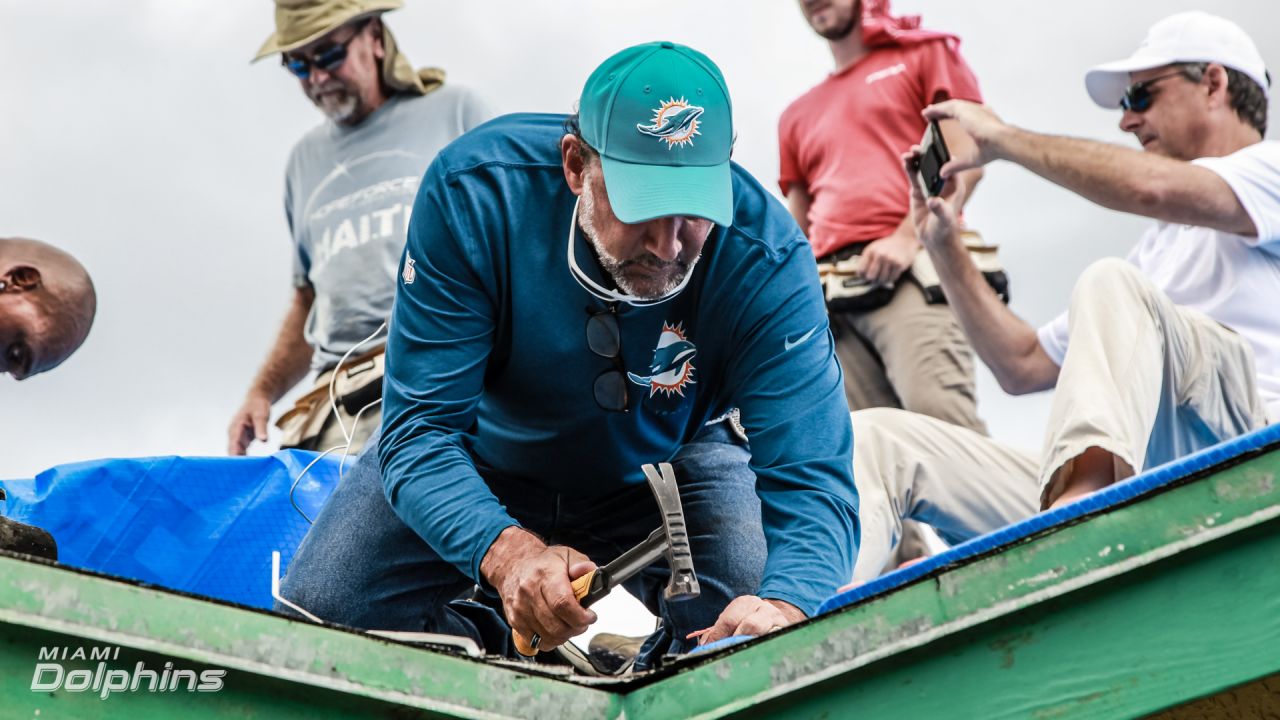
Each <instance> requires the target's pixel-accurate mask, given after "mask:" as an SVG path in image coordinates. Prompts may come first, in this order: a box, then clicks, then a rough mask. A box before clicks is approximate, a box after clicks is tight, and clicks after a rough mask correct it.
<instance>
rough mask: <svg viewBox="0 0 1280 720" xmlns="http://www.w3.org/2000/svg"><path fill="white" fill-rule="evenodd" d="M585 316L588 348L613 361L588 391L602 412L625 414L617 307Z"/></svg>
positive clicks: (624, 392) (610, 307) (625, 392)
mask: <svg viewBox="0 0 1280 720" xmlns="http://www.w3.org/2000/svg"><path fill="white" fill-rule="evenodd" d="M588 312H590V313H591V314H590V315H588V316H587V347H588V348H589V349H590V350H591V352H593V353H595V354H596V355H598V356H600V357H602V358H604V359H606V360H609V361H612V362H613V367H611V368H609V369H608V370H605V371H604V372H602V373H600V374H599V375H597V376H596V379H595V382H594V383H593V384H592V386H591V389H592V391H593V392H594V393H595V397H596V404H597V405H599V406H600V409H602V410H608V411H610V412H627V373H626V370H625V369H624V368H623V366H622V334H621V332H620V331H619V330H618V307H617V305H615V304H610V305H609V307H608V308H605V309H604V310H594V311H593V310H590V309H588Z"/></svg>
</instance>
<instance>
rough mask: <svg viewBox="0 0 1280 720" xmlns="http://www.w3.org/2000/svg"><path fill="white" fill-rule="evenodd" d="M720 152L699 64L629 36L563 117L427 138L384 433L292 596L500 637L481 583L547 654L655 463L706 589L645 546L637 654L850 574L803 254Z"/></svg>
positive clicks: (501, 647)
mask: <svg viewBox="0 0 1280 720" xmlns="http://www.w3.org/2000/svg"><path fill="white" fill-rule="evenodd" d="M732 145H733V122H732V107H731V104H730V101H729V93H728V90H727V88H726V85H725V81H724V78H723V77H722V76H721V74H720V71H719V70H718V69H717V68H716V66H715V64H714V63H712V62H711V61H710V60H709V59H708V58H707V57H706V56H704V55H702V54H701V53H699V52H697V51H695V50H692V49H690V48H687V47H683V46H681V45H676V44H673V43H650V44H646V45H640V46H637V47H633V48H629V49H627V50H624V51H622V52H620V53H618V54H617V55H615V56H613V57H611V58H609V59H608V60H607V61H605V63H604V64H603V65H601V66H600V67H599V68H598V69H597V70H596V71H595V72H594V73H593V74H592V75H591V77H590V78H589V79H588V81H587V84H586V87H585V89H584V90H583V93H582V98H581V102H580V114H579V115H575V116H571V117H568V118H565V117H564V116H558V115H509V116H506V117H502V118H498V119H497V120H494V121H492V122H489V123H487V124H485V125H483V126H481V127H479V128H477V129H475V130H473V131H472V132H470V133H468V134H467V135H466V136H464V137H463V138H461V139H459V140H458V141H457V142H455V143H453V144H452V145H451V146H449V147H448V148H446V149H445V150H443V151H442V152H441V154H440V155H439V156H438V157H437V159H436V161H435V162H434V163H433V164H432V165H431V167H430V168H429V169H428V171H427V174H426V177H425V178H424V180H423V182H422V185H421V189H420V190H419V193H418V197H417V201H416V203H415V205H414V210H413V219H412V222H411V225H410V228H409V239H408V244H407V246H406V249H405V253H404V256H403V258H402V260H401V265H400V284H399V289H398V292H397V295H396V302H395V310H394V313H393V316H392V321H391V331H390V338H389V340H388V361H387V383H386V387H385V404H386V407H385V415H384V422H383V429H382V435H381V439H380V442H378V443H376V445H377V447H378V450H377V452H367V453H365V454H364V455H363V456H362V457H361V458H360V460H359V461H358V463H357V464H356V466H355V468H354V469H353V470H352V472H351V473H350V474H349V475H348V476H347V478H346V479H345V480H344V481H343V484H342V485H341V486H340V487H339V488H338V489H337V490H336V491H335V494H334V497H333V499H332V500H331V501H330V503H329V506H328V507H327V508H326V510H325V511H324V513H322V514H321V516H320V517H319V518H318V519H317V522H316V525H315V527H314V528H313V529H312V531H311V533H310V535H309V536H308V537H307V539H306V540H305V541H304V543H303V544H302V546H301V547H300V548H299V550H298V554H297V556H296V559H295V560H294V564H293V567H292V568H291V569H290V571H289V576H288V577H287V578H286V581H285V586H284V596H285V597H286V598H288V599H289V600H290V601H292V602H293V603H295V604H297V605H299V606H302V607H304V608H305V609H307V610H309V611H310V612H312V613H314V614H316V615H318V616H319V617H321V618H323V619H326V620H334V621H339V622H343V623H345V624H348V625H354V626H358V627H367V628H381V629H397V630H404V629H415V630H423V629H426V630H429V631H434V632H443V633H452V634H466V635H471V636H473V637H476V638H477V639H479V640H480V641H481V642H483V644H484V646H485V648H486V650H488V651H489V652H494V653H509V652H510V651H511V648H510V646H509V644H508V643H507V641H506V640H505V637H506V635H504V634H503V633H491V634H489V635H487V636H486V635H485V633H484V632H483V631H482V630H479V629H477V626H476V624H475V623H474V622H473V621H474V617H471V616H464V614H460V613H459V612H458V609H457V606H456V605H448V604H447V602H448V601H449V600H450V599H451V598H454V597H455V596H457V595H458V594H459V593H460V592H463V591H465V590H467V589H468V588H470V587H471V586H472V585H473V584H479V585H480V586H481V587H482V588H483V589H484V590H485V591H487V593H488V594H489V595H491V596H493V597H496V598H497V599H499V600H500V601H501V603H502V607H503V611H504V614H505V618H506V620H507V621H509V622H510V624H511V625H512V626H513V627H515V628H516V629H517V630H520V631H522V632H523V633H524V634H525V635H526V636H529V637H533V636H535V635H536V636H538V637H539V639H540V645H539V649H540V650H549V649H552V648H554V647H556V646H557V645H559V644H561V643H563V642H565V641H566V640H568V639H569V638H570V637H572V636H574V635H577V634H579V633H581V632H583V631H585V630H586V629H587V627H588V626H589V625H590V624H591V623H592V622H594V620H595V615H594V613H592V612H591V611H590V610H587V609H584V608H582V607H581V606H580V605H579V604H578V603H577V601H576V600H575V599H574V596H573V592H572V590H571V588H570V581H571V580H572V579H574V578H577V577H579V576H581V575H583V574H585V573H586V572H588V571H589V570H590V569H591V568H592V567H593V563H600V564H603V563H604V562H607V561H609V560H612V559H614V558H615V557H616V556H617V555H618V554H619V553H620V552H622V551H623V550H624V549H626V548H628V547H631V546H632V545H634V544H636V543H637V542H639V541H640V540H643V539H644V538H645V536H646V535H648V533H649V532H650V531H652V530H653V529H654V528H656V527H657V526H658V525H659V523H660V518H659V517H658V512H657V508H656V505H655V503H654V501H653V499H652V496H651V495H650V491H649V489H648V488H647V487H646V484H645V480H644V476H643V474H642V472H641V469H640V468H641V465H643V464H646V463H657V462H664V461H670V462H671V463H672V464H673V465H674V467H675V470H676V475H677V479H678V481H679V485H680V492H681V498H682V503H683V507H684V513H685V519H686V521H687V523H688V528H689V536H690V539H691V544H692V554H693V563H694V567H695V569H696V571H697V573H698V577H699V580H700V583H701V588H702V594H701V596H700V597H699V598H698V599H696V600H689V601H685V602H671V603H668V602H667V601H666V600H665V599H664V598H663V597H662V588H663V587H664V586H665V584H666V580H667V575H668V569H667V568H666V567H665V565H664V564H663V563H659V564H657V565H655V566H653V567H651V568H649V569H648V570H646V571H645V572H643V573H641V574H640V575H639V576H637V577H635V578H633V579H632V581H630V582H628V583H627V584H626V587H627V589H628V590H629V591H630V592H632V593H633V594H635V595H636V596H637V597H639V598H640V599H641V600H642V601H643V602H645V604H646V605H647V606H648V607H649V608H650V609H651V610H652V611H653V612H654V613H655V614H657V615H659V616H661V617H662V618H663V620H664V628H663V630H662V631H660V632H659V633H657V634H655V635H654V636H653V637H651V638H650V640H649V642H648V643H647V646H646V648H645V651H644V652H643V653H642V656H641V659H640V660H639V662H638V665H637V666H638V667H646V666H647V665H648V663H649V659H650V658H655V657H660V656H661V655H662V654H663V653H665V652H684V651H687V650H689V649H691V648H692V647H693V646H694V645H695V643H696V642H697V641H696V640H694V639H691V638H690V637H689V636H690V635H693V636H694V637H697V636H698V631H703V630H705V631H706V632H703V633H701V639H702V641H704V642H705V641H708V640H714V639H717V638H721V637H725V636H728V635H733V634H761V633H765V632H769V631H771V630H773V629H776V628H780V627H784V626H786V625H789V624H791V623H793V622H796V621H798V620H800V619H802V618H804V617H805V616H806V615H808V614H811V613H813V612H814V611H815V610H816V608H817V607H818V605H819V604H820V602H821V601H822V599H823V598H824V597H826V596H829V595H830V594H832V592H833V591H834V590H835V589H836V588H837V587H838V586H839V585H840V584H842V583H843V582H845V581H846V580H847V579H848V577H849V575H850V572H851V569H852V566H853V557H854V553H855V548H856V537H857V536H856V514H855V513H856V508H857V498H856V492H855V490H854V486H853V481H852V468H851V462H850V456H851V450H852V432H851V430H850V426H849V420H848V407H847V405H846V404H845V401H844V396H843V393H842V392H841V387H842V378H841V375H840V369H839V367H838V365H837V364H836V361H835V356H834V354H833V345H832V339H831V334H830V332H829V330H828V327H827V319H826V312H825V310H824V308H823V304H822V297H821V292H820V290H819V287H818V283H817V272H816V269H815V266H814V263H813V256H812V254H811V253H810V252H809V250H808V246H807V244H806V242H805V238H804V236H803V235H802V234H801V233H800V231H799V229H798V228H797V227H796V225H795V222H794V221H793V220H792V219H791V217H790V215H789V214H788V213H787V211H786V209H785V208H783V207H782V205H781V204H779V203H778V202H777V201H776V200H774V199H773V198H772V197H771V196H769V194H768V193H767V192H765V190H764V189H763V188H762V187H761V186H760V185H759V183H757V182H756V181H755V180H754V179H752V178H751V177H750V175H748V174H747V173H746V172H745V171H744V170H742V169H741V168H739V167H737V166H735V165H733V164H732V163H730V161H729V155H730V151H731V149H732ZM733 408H738V409H740V417H741V425H742V426H743V427H744V428H745V431H746V436H747V437H749V438H750V444H749V445H748V443H747V442H746V440H745V439H743V438H742V437H741V435H740V434H738V433H736V432H735V430H734V428H733V426H732V425H731V423H730V422H729V421H727V420H726V416H728V415H729V413H730V411H731V410H732V409H733ZM379 478H381V479H379ZM384 490H385V494H384V492H383V491H384Z"/></svg>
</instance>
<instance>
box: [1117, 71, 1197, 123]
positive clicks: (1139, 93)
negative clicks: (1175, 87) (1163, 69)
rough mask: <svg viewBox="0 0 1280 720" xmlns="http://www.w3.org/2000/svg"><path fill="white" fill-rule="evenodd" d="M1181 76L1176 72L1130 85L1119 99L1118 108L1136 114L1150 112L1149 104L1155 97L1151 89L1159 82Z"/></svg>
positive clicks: (1180, 72)
mask: <svg viewBox="0 0 1280 720" xmlns="http://www.w3.org/2000/svg"><path fill="white" fill-rule="evenodd" d="M1182 74H1183V73H1182V71H1181V70H1178V71H1175V72H1171V73H1166V74H1164V75H1160V76H1158V77H1153V78H1151V79H1150V80H1143V81H1142V82H1136V83H1134V84H1132V85H1130V86H1129V87H1127V88H1125V89H1124V95H1122V96H1121V97H1120V107H1121V108H1123V109H1125V110H1132V111H1133V112H1136V113H1144V112H1146V111H1148V110H1150V109H1151V104H1152V103H1154V102H1155V99H1156V96H1155V95H1154V94H1153V93H1152V92H1151V88H1152V87H1154V86H1155V84H1156V83H1158V82H1160V81H1161V80H1167V79H1169V78H1171V77H1176V76H1178V75H1182Z"/></svg>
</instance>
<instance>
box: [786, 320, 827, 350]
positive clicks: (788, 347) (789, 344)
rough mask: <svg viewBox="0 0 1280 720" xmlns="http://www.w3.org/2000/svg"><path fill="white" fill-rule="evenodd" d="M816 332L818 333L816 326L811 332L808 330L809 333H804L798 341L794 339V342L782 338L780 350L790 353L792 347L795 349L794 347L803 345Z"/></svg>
mask: <svg viewBox="0 0 1280 720" xmlns="http://www.w3.org/2000/svg"><path fill="white" fill-rule="evenodd" d="M816 332H818V328H817V326H814V328H813V329H812V330H810V331H809V332H807V333H805V334H803V335H801V336H800V337H799V338H798V339H796V340H794V341H793V340H792V339H791V338H783V339H782V349H783V350H784V351H786V352H790V351H791V348H793V347H795V346H797V345H801V344H803V343H804V342H805V341H806V340H808V339H809V338H811V337H813V334H814V333H816Z"/></svg>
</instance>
